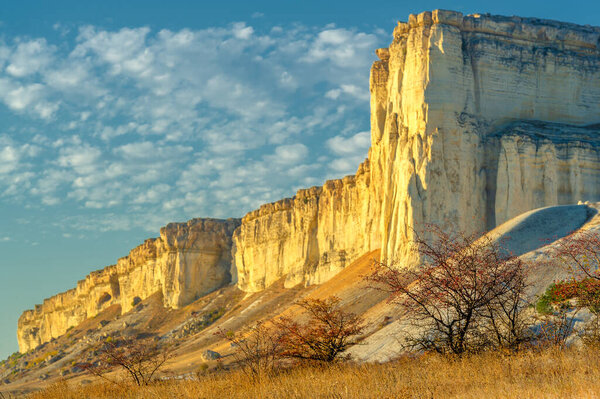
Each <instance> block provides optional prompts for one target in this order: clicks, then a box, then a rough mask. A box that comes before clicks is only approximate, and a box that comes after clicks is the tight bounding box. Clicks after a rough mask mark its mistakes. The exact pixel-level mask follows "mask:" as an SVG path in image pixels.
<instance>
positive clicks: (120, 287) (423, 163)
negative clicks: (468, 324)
mask: <svg viewBox="0 0 600 399" xmlns="http://www.w3.org/2000/svg"><path fill="white" fill-rule="evenodd" d="M376 53H377V56H378V57H379V60H378V61H376V62H375V63H374V64H373V67H372V69H371V77H370V88H371V148H370V150H369V154H368V158H367V159H366V160H365V162H364V163H362V164H361V165H360V166H359V168H358V171H357V173H356V175H355V176H347V177H345V178H343V179H340V180H333V181H328V182H326V183H325V185H324V186H322V187H313V188H310V189H306V190H300V191H298V193H297V194H296V196H295V197H294V198H288V199H284V200H281V201H278V202H275V203H272V204H267V205H263V206H261V207H260V209H258V210H255V211H253V212H250V213H248V214H247V215H246V216H245V217H244V218H243V219H242V220H241V224H240V225H239V227H237V226H238V224H239V221H234V220H229V221H214V220H209V221H202V220H195V221H190V222H188V224H187V225H186V224H174V225H169V226H167V227H166V228H165V229H163V230H162V231H161V238H159V239H155V240H148V241H146V243H144V244H143V245H142V246H140V247H138V248H136V249H134V250H133V251H132V253H131V254H130V256H129V257H127V258H123V259H121V260H120V261H119V263H118V264H117V265H116V266H111V267H109V268H107V269H104V270H103V271H100V272H96V273H92V274H91V275H90V276H88V278H87V279H86V280H84V281H82V282H80V283H79V284H78V287H77V289H75V290H71V291H69V292H66V293H64V294H61V295H58V296H56V297H54V298H51V299H49V300H46V301H45V302H44V304H43V305H40V306H38V307H36V309H35V310H34V311H28V312H25V313H24V314H23V316H22V317H21V319H20V321H19V333H18V335H19V344H20V347H21V351H26V350H28V349H29V348H31V347H33V346H35V345H37V344H39V343H42V342H45V341H47V340H49V339H50V338H52V337H55V336H57V335H60V334H62V333H64V332H65V331H66V329H67V328H68V327H69V326H72V325H75V324H77V323H79V322H80V321H82V320H83V319H84V318H86V317H90V316H93V315H94V314H96V313H97V312H98V311H99V310H100V309H103V308H105V307H107V306H110V305H112V304H120V305H121V307H122V309H123V311H126V310H128V309H130V308H131V305H132V303H133V301H134V300H136V298H144V297H146V296H148V295H149V294H152V293H154V292H157V291H162V293H163V295H164V298H165V299H164V303H165V306H170V307H179V306H183V305H185V304H187V303H190V302H191V301H193V300H194V298H196V297H197V296H200V295H203V294H205V293H207V292H209V291H210V290H214V289H215V288H217V287H219V286H221V285H223V284H226V283H228V282H229V281H234V282H237V284H238V286H239V287H240V288H241V289H242V290H245V291H260V290H263V289H264V288H266V287H268V286H269V285H271V284H272V283H274V282H275V281H277V280H280V279H284V280H285V285H286V286H288V287H290V286H293V285H296V284H299V283H304V284H313V283H321V282H324V281H326V280H327V279H329V278H331V277H332V276H334V275H335V274H336V273H337V272H339V271H340V270H342V269H343V268H344V267H345V266H346V265H347V264H349V263H351V262H352V261H354V260H356V259H357V258H358V257H359V256H361V255H363V254H365V253H367V252H370V251H373V250H376V249H381V252H380V253H381V257H382V259H383V260H384V261H387V262H391V261H398V262H400V263H401V264H407V263H410V262H414V261H416V260H415V259H411V258H410V254H409V251H408V244H409V243H410V241H411V238H412V235H413V232H414V230H415V229H417V230H418V229H419V228H420V227H421V226H423V224H424V223H437V224H440V225H442V226H446V227H449V228H452V229H456V230H461V231H465V232H475V231H484V230H488V229H491V228H493V227H495V226H496V225H498V224H500V223H502V222H504V221H506V220H508V219H510V218H512V217H514V216H516V215H518V214H521V213H522V212H525V211H528V210H531V209H535V208H539V207H543V206H550V205H561V204H572V203H577V202H578V201H580V200H581V201H599V200H600V125H598V124H599V123H600V28H598V27H590V26H579V25H574V24H566V23H560V22H555V21H546V20H539V19H533V18H519V17H500V16H490V15H468V16H464V15H462V14H461V13H457V12H452V11H442V10H437V11H433V12H425V13H422V14H419V15H411V16H410V18H409V21H408V23H399V24H398V26H397V27H396V28H395V29H394V34H393V42H392V43H391V45H390V46H389V47H388V48H383V49H379V50H377V51H376ZM236 227H237V229H236ZM234 229H236V230H235V232H234ZM232 235H233V237H232ZM230 248H231V249H232V252H231V253H230ZM231 259H232V260H233V263H231Z"/></svg>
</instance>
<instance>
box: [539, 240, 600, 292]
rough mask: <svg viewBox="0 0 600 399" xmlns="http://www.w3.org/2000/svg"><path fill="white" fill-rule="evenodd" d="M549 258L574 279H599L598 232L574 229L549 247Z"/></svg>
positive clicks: (599, 253)
mask: <svg viewBox="0 0 600 399" xmlns="http://www.w3.org/2000/svg"><path fill="white" fill-rule="evenodd" d="M550 255H551V258H552V259H553V260H554V262H557V263H558V264H560V265H562V266H563V267H564V268H565V269H566V270H568V271H569V272H570V274H571V275H572V276H573V277H574V278H575V279H576V280H580V279H584V278H586V277H587V278H591V279H595V280H600V275H599V274H598V266H599V265H600V234H598V233H597V232H594V231H576V232H574V233H571V234H570V235H568V236H566V237H564V238H562V239H560V240H558V241H557V242H556V243H555V244H554V245H553V246H552V248H551V253H550Z"/></svg>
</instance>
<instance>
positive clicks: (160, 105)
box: [0, 17, 386, 231]
mask: <svg viewBox="0 0 600 399" xmlns="http://www.w3.org/2000/svg"><path fill="white" fill-rule="evenodd" d="M257 18H258V17H257ZM255 22H256V21H255ZM62 35H63V38H64V41H63V42H60V43H51V42H49V41H48V40H47V39H46V38H24V37H12V38H10V37H8V38H7V37H5V38H4V40H3V41H0V114H3V115H4V116H5V117H6V118H4V120H7V121H8V120H9V121H10V123H8V122H7V123H5V124H4V125H0V201H1V202H4V203H19V204H24V206H30V207H37V208H40V209H49V210H52V209H63V210H67V209H68V212H66V213H68V214H69V215H70V216H69V217H68V218H66V219H64V220H61V226H63V227H64V228H65V229H79V230H94V229H97V230H101V231H110V230H127V229H132V228H140V227H141V228H145V229H150V230H156V228H157V227H158V226H160V225H162V224H164V223H165V222H167V221H171V220H183V219H187V218H191V217H198V216H215V217H223V216H241V214H243V213H244V212H246V211H248V210H251V209H252V208H254V207H257V206H258V205H260V204H261V203H264V202H267V201H273V200H276V199H278V198H280V197H283V196H285V195H291V194H292V193H293V191H294V190H296V189H298V188H300V187H305V186H310V185H314V184H320V183H322V181H323V180H324V179H325V178H331V177H341V176H342V175H344V174H348V173H353V172H354V171H355V170H356V167H357V166H358V164H359V163H360V162H361V161H362V159H364V157H365V156H366V152H367V149H368V146H369V134H368V133H367V132H366V131H365V130H366V129H368V120H369V103H368V100H369V92H368V73H369V67H370V64H371V63H372V61H373V60H374V58H375V57H374V53H373V50H374V49H375V48H377V47H378V46H380V45H381V44H382V42H385V41H386V38H385V37H382V36H381V33H378V32H377V31H374V32H361V31H359V30H356V29H343V28H337V27H335V26H326V27H320V28H319V27H308V26H303V25H292V26H286V27H279V26H271V27H264V26H262V27H261V26H251V25H248V24H247V23H244V22H238V23H232V24H230V25H229V26H226V27H214V28H207V29H202V30H189V29H182V30H179V31H171V30H160V31H152V30H151V29H149V28H147V27H139V28H123V29H120V30H116V31H108V30H104V29H102V28H100V27H97V26H82V27H79V28H78V29H67V30H65V31H64V32H63V34H62Z"/></svg>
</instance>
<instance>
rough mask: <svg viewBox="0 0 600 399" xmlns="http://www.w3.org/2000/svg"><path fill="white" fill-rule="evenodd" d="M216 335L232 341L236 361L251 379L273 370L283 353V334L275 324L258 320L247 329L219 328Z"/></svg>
mask: <svg viewBox="0 0 600 399" xmlns="http://www.w3.org/2000/svg"><path fill="white" fill-rule="evenodd" d="M215 335H217V336H218V337H220V338H223V339H226V340H227V341H229V342H230V344H231V346H232V347H233V349H234V350H233V357H234V358H235V363H236V364H238V365H239V366H240V367H241V369H242V370H243V372H244V373H245V374H246V375H247V376H248V377H250V378H251V379H253V380H260V379H262V378H263V377H265V376H267V375H269V374H271V373H272V372H273V370H274V368H275V366H276V364H277V360H278V359H279V357H280V354H281V346H280V340H281V334H280V332H279V331H277V330H276V329H275V328H273V326H268V325H267V324H265V323H264V322H258V323H256V324H254V325H253V326H251V327H250V328H248V329H247V330H245V331H240V332H237V333H236V332H233V331H224V330H219V331H217V332H216V333H215Z"/></svg>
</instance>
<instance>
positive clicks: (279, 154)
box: [267, 143, 308, 165]
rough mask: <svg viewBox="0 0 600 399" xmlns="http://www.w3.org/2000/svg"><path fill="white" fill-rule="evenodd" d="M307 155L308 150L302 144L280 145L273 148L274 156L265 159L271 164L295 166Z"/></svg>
mask: <svg viewBox="0 0 600 399" xmlns="http://www.w3.org/2000/svg"><path fill="white" fill-rule="evenodd" d="M307 155H308V148H307V147H306V146H305V145H304V144H302V143H296V144H289V145H280V146H278V147H276V148H275V154H274V155H270V156H268V157H267V159H268V160H269V161H271V162H273V163H277V164H283V165H296V164H298V163H299V162H300V161H302V160H303V159H304V158H306V156H307Z"/></svg>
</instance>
